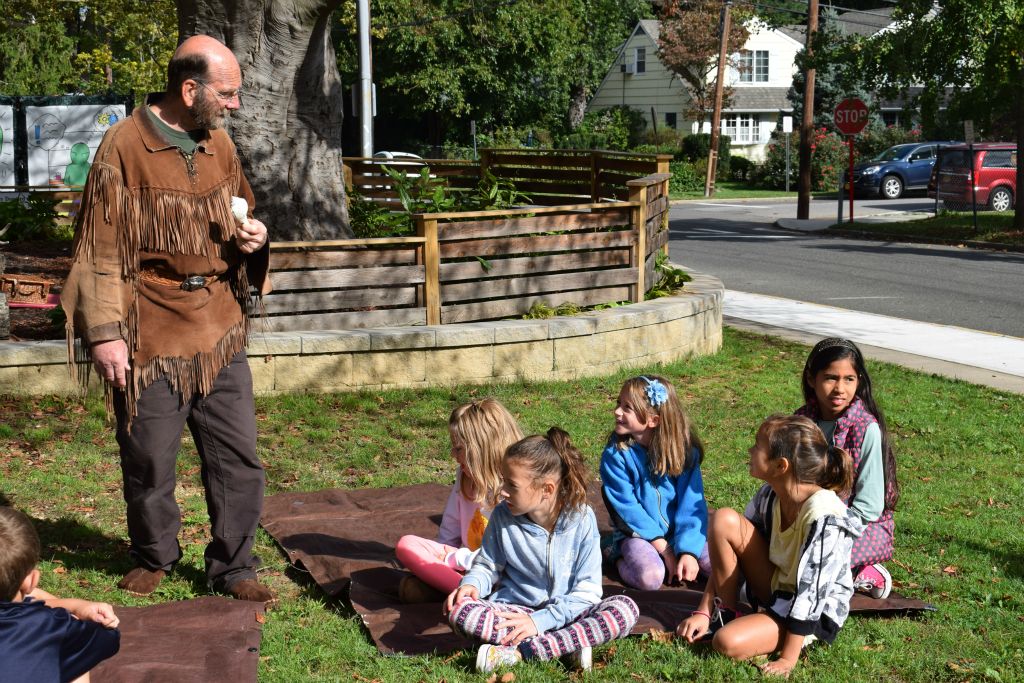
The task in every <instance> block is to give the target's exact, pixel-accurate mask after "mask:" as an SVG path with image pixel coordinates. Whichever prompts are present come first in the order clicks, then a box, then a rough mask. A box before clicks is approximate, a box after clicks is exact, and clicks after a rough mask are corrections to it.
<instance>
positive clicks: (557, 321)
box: [548, 316, 597, 339]
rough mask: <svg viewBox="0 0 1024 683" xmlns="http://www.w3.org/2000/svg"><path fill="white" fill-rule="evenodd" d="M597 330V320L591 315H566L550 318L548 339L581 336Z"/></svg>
mask: <svg viewBox="0 0 1024 683" xmlns="http://www.w3.org/2000/svg"><path fill="white" fill-rule="evenodd" d="M595 332H597V321H596V320H594V319H593V318H589V317H582V316H580V317H576V316H566V317H561V316H560V317H557V318H552V319H551V320H548V339H563V338H565V337H579V336H581V335H590V334H594V333H595Z"/></svg>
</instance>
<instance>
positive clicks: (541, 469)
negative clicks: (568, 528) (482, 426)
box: [505, 427, 590, 511]
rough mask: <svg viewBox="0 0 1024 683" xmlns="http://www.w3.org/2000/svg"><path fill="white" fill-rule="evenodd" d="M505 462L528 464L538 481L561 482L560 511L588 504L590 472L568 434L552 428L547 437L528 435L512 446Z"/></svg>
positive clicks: (579, 507) (559, 487) (559, 491)
mask: <svg viewBox="0 0 1024 683" xmlns="http://www.w3.org/2000/svg"><path fill="white" fill-rule="evenodd" d="M505 459H506V460H515V461H516V462H518V463H521V464H523V465H525V466H526V467H527V468H528V469H529V470H530V472H531V473H532V474H533V476H534V477H535V478H537V479H543V478H547V477H555V478H556V479H558V509H559V511H561V510H566V509H568V510H578V509H581V508H583V507H584V506H585V505H586V503H587V483H588V478H589V476H590V475H589V473H588V471H587V466H586V464H585V463H584V462H583V455H582V454H581V453H580V451H579V449H578V448H576V447H575V446H574V445H573V444H572V441H571V440H570V439H569V434H568V433H567V432H566V431H565V430H562V429H559V428H558V427H552V428H551V429H549V430H548V433H547V434H546V435H545V436H540V435H537V434H535V435H533V436H528V437H526V438H525V439H523V440H521V441H517V442H516V443H514V444H512V445H511V446H509V448H508V451H507V452H506V453H505Z"/></svg>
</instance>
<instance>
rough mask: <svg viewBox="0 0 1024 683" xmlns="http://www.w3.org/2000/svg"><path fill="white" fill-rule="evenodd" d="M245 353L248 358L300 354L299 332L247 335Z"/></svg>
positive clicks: (256, 331) (255, 332)
mask: <svg viewBox="0 0 1024 683" xmlns="http://www.w3.org/2000/svg"><path fill="white" fill-rule="evenodd" d="M245 352H246V353H247V354H248V355H249V357H250V358H255V357H257V356H283V355H287V354H296V355H298V354H300V353H302V338H301V333H299V332H266V333H263V332H259V331H258V330H254V331H253V332H252V333H251V334H250V335H249V343H248V344H247V345H246V347H245Z"/></svg>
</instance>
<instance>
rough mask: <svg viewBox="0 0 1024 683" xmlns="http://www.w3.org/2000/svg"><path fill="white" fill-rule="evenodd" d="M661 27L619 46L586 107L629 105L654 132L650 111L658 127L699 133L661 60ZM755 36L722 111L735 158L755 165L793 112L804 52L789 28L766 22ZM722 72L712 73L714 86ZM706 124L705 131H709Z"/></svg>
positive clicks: (754, 27) (648, 25)
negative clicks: (785, 116) (796, 75)
mask: <svg viewBox="0 0 1024 683" xmlns="http://www.w3.org/2000/svg"><path fill="white" fill-rule="evenodd" d="M659 28H660V22H658V21H655V20H653V19H645V20H642V21H640V22H639V23H638V24H637V25H636V28H634V29H633V33H632V34H630V36H629V38H628V39H626V41H625V42H624V43H623V44H622V45H621V46H620V48H619V53H618V57H617V58H616V60H615V63H614V65H613V66H612V68H611V69H609V71H608V73H607V74H606V75H605V77H604V80H602V81H601V85H600V86H599V87H598V89H597V91H596V92H595V93H594V96H593V98H591V100H590V102H589V103H588V105H587V111H600V110H602V109H607V108H609V107H614V106H619V105H627V106H630V107H633V108H635V109H638V110H640V111H642V112H643V113H644V115H645V119H646V120H647V125H648V127H651V120H650V119H651V112H652V110H653V112H654V117H655V119H656V120H657V125H658V127H659V128H660V127H662V126H665V127H667V128H674V129H676V130H680V131H686V132H696V131H697V130H698V122H697V121H694V120H692V119H691V118H690V117H688V116H687V114H686V112H687V110H688V109H690V107H689V102H690V97H689V94H688V93H687V91H686V88H685V87H684V86H683V82H682V81H681V79H680V78H679V77H678V76H676V75H675V74H674V73H672V72H671V71H669V70H668V69H667V68H665V66H664V65H663V64H662V63H661V61H660V60H659V59H658V54H657V53H658V31H659ZM748 29H749V30H750V37H749V38H748V40H747V42H746V43H745V44H744V45H743V49H742V50H740V52H739V53H738V54H734V55H733V56H732V57H733V61H734V63H736V64H737V65H738V66H739V67H740V68H735V67H729V69H728V72H727V73H726V81H725V82H726V84H727V85H729V86H730V87H731V88H732V89H733V96H732V102H731V103H730V104H729V106H728V107H725V108H723V110H722V133H724V134H726V135H728V136H729V137H730V138H731V139H732V151H733V153H734V154H739V155H742V156H746V157H748V158H751V159H754V160H761V159H763V158H764V150H765V147H766V145H767V142H768V139H769V137H770V135H771V133H772V131H773V130H774V129H775V127H776V126H777V125H778V123H779V117H780V114H781V112H784V111H789V110H790V108H791V107H790V104H789V100H788V99H787V98H786V94H787V92H788V91H789V88H790V86H791V85H792V84H793V74H794V72H795V71H796V65H795V58H796V55H797V53H798V52H800V50H801V49H803V43H802V42H801V39H800V38H801V36H800V35H799V34H797V33H795V32H793V31H789V30H786V29H773V28H769V27H768V26H766V25H765V24H762V23H761V22H757V21H754V22H751V24H749V25H748ZM716 71H717V69H713V70H712V73H711V75H710V80H711V81H712V82H713V81H714V79H715V77H716V74H715V72H716ZM710 125H711V124H710V122H709V121H705V122H703V126H702V128H703V130H704V131H705V132H706V131H708V130H709V129H710Z"/></svg>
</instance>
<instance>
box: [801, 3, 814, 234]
mask: <svg viewBox="0 0 1024 683" xmlns="http://www.w3.org/2000/svg"><path fill="white" fill-rule="evenodd" d="M817 32H818V0H808V4H807V33H806V34H805V36H804V39H805V44H804V45H805V46H804V54H805V55H806V56H807V59H808V60H810V59H811V58H812V57H813V56H814V35H815V34H816V33H817ZM814 73H815V70H814V69H808V70H807V78H806V80H805V81H804V112H803V114H804V115H803V119H802V121H801V123H800V172H799V175H798V176H797V181H796V217H797V218H798V219H800V220H804V219H807V218H810V215H811V137H812V136H813V135H814Z"/></svg>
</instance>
